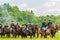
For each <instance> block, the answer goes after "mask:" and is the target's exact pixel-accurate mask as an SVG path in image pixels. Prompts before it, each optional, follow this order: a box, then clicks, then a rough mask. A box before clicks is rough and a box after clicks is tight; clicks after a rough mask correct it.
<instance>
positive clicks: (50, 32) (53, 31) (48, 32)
mask: <svg viewBox="0 0 60 40" xmlns="http://www.w3.org/2000/svg"><path fill="white" fill-rule="evenodd" d="M56 30H58V25H54V24H51V25H50V27H49V28H48V29H47V30H46V32H45V35H44V37H45V38H47V35H51V37H52V38H53V37H55V34H56V32H57V31H56Z"/></svg>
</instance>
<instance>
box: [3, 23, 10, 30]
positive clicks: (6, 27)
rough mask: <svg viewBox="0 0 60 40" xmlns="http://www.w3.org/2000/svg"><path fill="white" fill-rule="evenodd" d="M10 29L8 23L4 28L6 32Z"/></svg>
mask: <svg viewBox="0 0 60 40" xmlns="http://www.w3.org/2000/svg"><path fill="white" fill-rule="evenodd" d="M8 28H9V26H8V23H6V24H5V26H4V30H5V31H6V29H8Z"/></svg>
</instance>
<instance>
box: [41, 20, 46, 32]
mask: <svg viewBox="0 0 60 40" xmlns="http://www.w3.org/2000/svg"><path fill="white" fill-rule="evenodd" d="M41 30H42V32H44V33H45V31H46V30H47V23H46V19H44V21H43V22H42V27H41Z"/></svg>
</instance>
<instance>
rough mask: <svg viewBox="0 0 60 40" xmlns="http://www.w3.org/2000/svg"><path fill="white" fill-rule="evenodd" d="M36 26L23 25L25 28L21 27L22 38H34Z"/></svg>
mask: <svg viewBox="0 0 60 40" xmlns="http://www.w3.org/2000/svg"><path fill="white" fill-rule="evenodd" d="M35 27H36V26H34V25H26V24H25V27H22V36H23V34H24V36H26V37H27V36H30V38H32V36H33V37H34V36H35V33H36V29H35Z"/></svg>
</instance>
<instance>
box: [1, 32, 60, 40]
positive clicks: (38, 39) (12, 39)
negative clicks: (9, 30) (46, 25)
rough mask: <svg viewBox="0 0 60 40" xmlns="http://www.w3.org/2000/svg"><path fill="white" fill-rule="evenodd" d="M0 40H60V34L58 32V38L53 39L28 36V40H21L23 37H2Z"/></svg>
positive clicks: (24, 39)
mask: <svg viewBox="0 0 60 40" xmlns="http://www.w3.org/2000/svg"><path fill="white" fill-rule="evenodd" d="M0 40H60V32H58V33H56V37H55V38H51V37H50V36H48V38H41V37H39V38H36V37H35V38H32V39H31V38H30V37H29V36H28V38H21V37H19V38H18V37H17V38H13V37H11V38H6V37H4V38H1V37H0Z"/></svg>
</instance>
